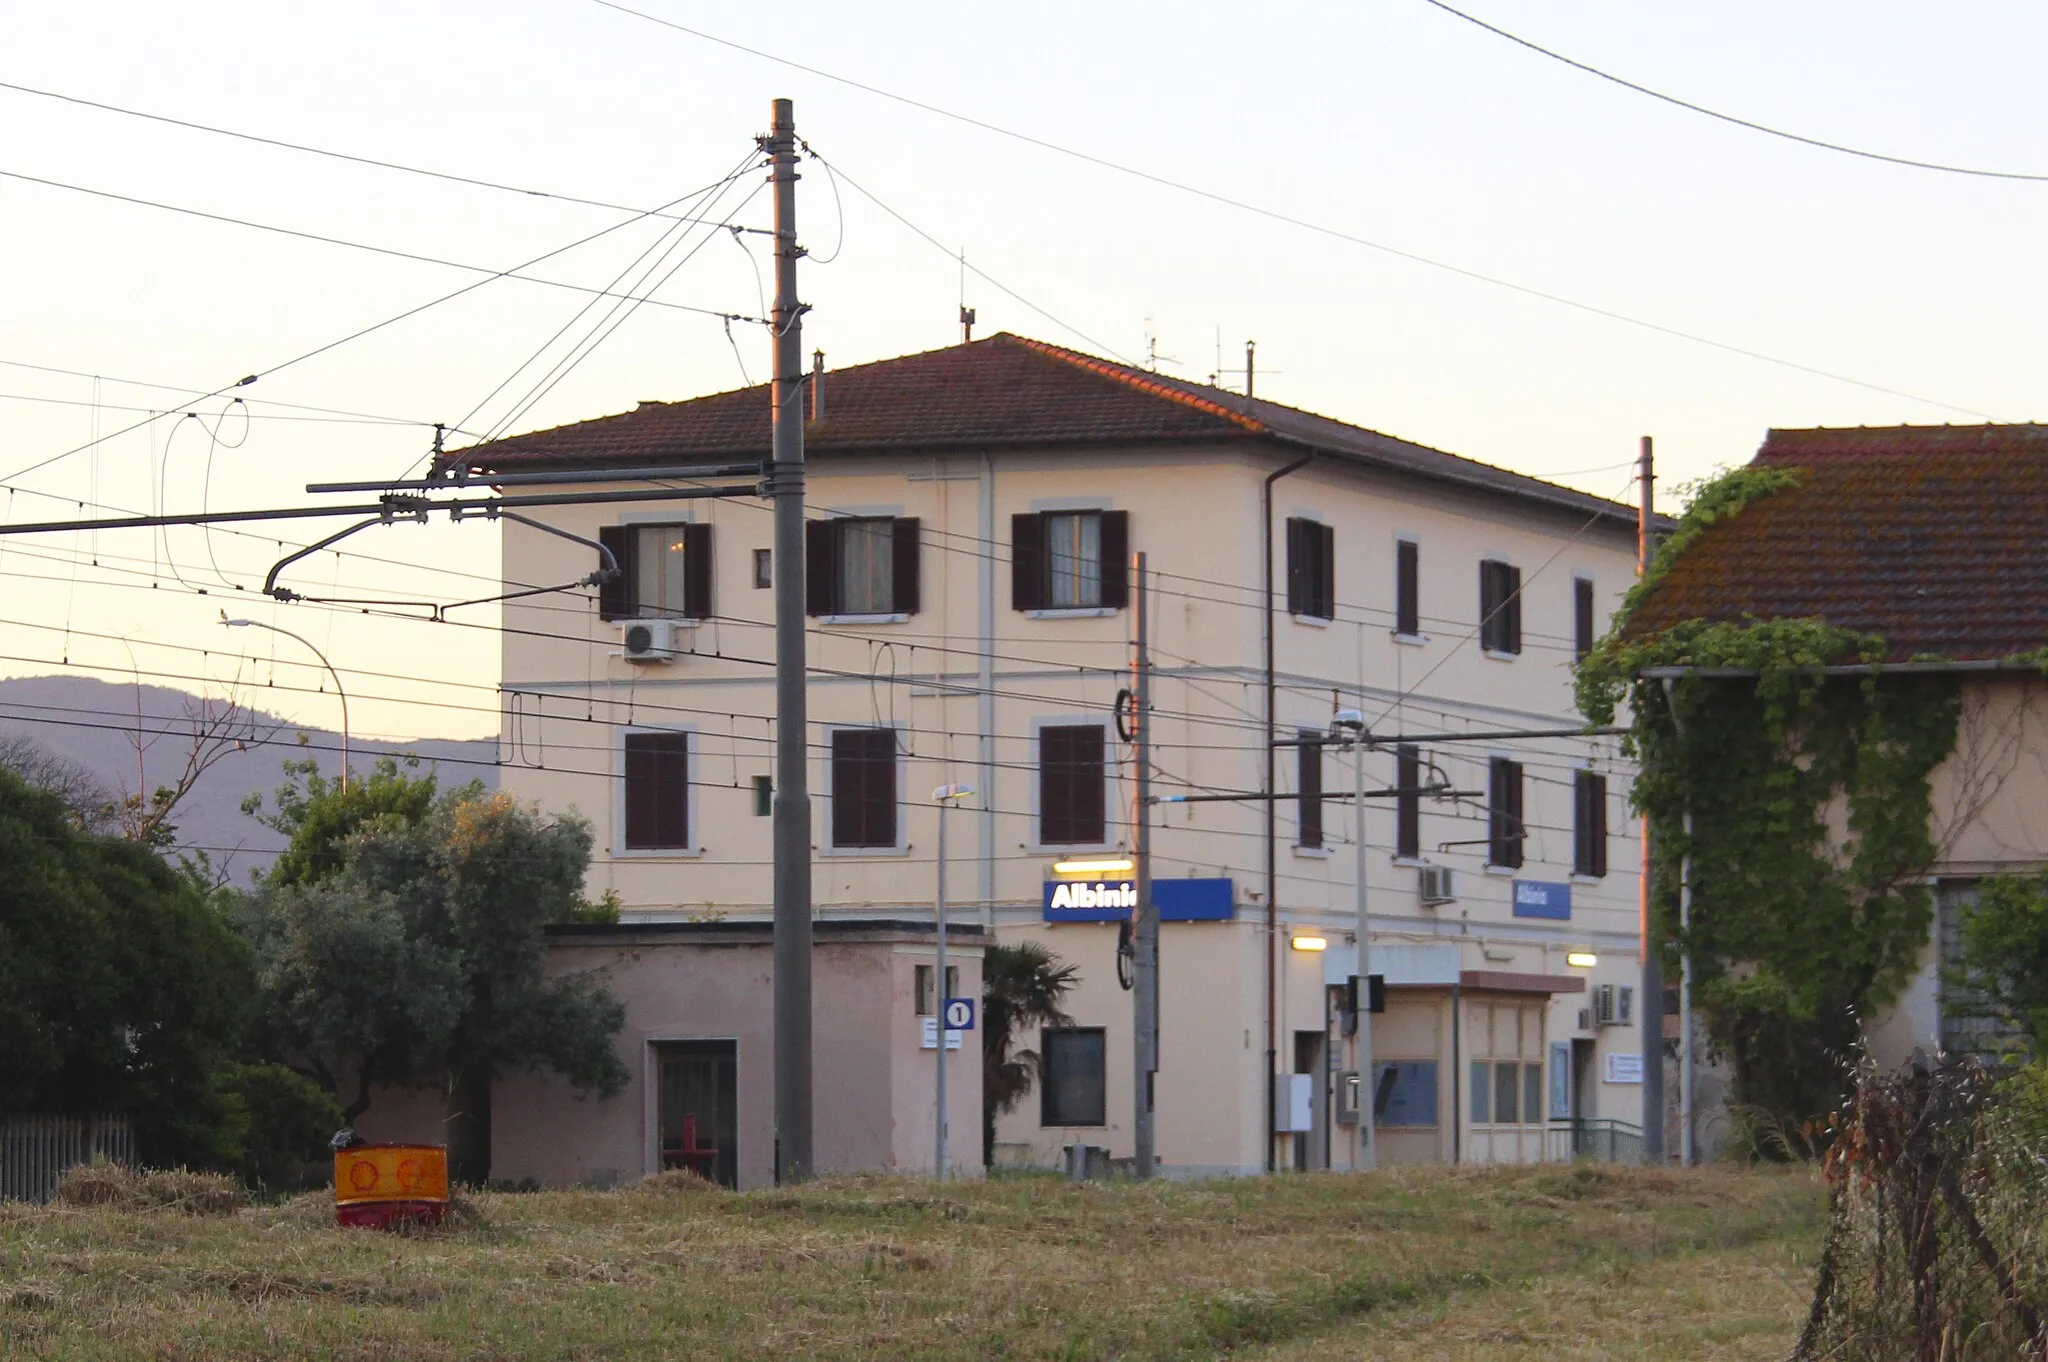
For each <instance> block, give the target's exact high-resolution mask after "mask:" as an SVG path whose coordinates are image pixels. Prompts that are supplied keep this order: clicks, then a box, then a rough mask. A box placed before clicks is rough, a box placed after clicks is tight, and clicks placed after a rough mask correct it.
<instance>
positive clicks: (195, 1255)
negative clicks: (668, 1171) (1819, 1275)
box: [0, 1166, 1822, 1362]
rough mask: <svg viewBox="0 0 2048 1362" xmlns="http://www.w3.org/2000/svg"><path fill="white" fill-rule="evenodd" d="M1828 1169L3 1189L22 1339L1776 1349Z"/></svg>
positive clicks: (537, 1353)
mask: <svg viewBox="0 0 2048 1362" xmlns="http://www.w3.org/2000/svg"><path fill="white" fill-rule="evenodd" d="M1821 1207H1822V1197H1821V1193H1820V1191H1819V1189H1818V1187H1817V1185H1816V1184H1815V1182H1814V1180H1813V1178H1812V1175H1811V1174H1810V1173H1809V1172H1807V1171H1805V1170H1786V1169H1758V1170H1729V1169H1706V1170H1701V1171H1697V1172H1692V1173H1685V1172H1677V1171H1672V1172H1665V1171H1661V1170H1646V1169H1620V1168H1598V1167H1590V1166H1581V1167H1577V1168H1564V1167H1549V1168H1520V1169H1498V1170H1478V1169H1461V1170H1449V1169H1412V1170H1400V1171H1395V1172H1390V1173H1386V1174H1382V1175H1380V1176H1378V1177H1376V1178H1373V1179H1359V1178H1348V1177H1344V1176H1341V1175H1328V1176H1326V1175H1306V1176H1292V1177H1283V1178H1270V1179H1248V1180H1244V1181H1238V1182H1208V1183H1199V1184H1180V1185H1173V1184H1150V1185H1143V1186H1140V1185H1134V1184H1123V1183H1107V1184H1090V1185H1083V1186H1074V1185H1069V1184H1067V1183H1064V1182H1060V1181H1056V1180H1052V1179H1043V1178H1005V1179H1000V1180H996V1181H992V1182H987V1183H972V1184H955V1185H953V1186H950V1187H946V1188H943V1189H941V1188H938V1187H936V1186H934V1185H932V1184H930V1183H921V1182H916V1181H910V1180H903V1179H853V1180H840V1181H833V1182H828V1183H823V1184H819V1185H815V1186H811V1187H806V1188H803V1189H800V1190H794V1191H771V1192H754V1193H745V1194H734V1193H729V1192H722V1191H713V1190H708V1189H704V1188H702V1187H697V1188H678V1187H675V1186H663V1185H660V1184H659V1183H650V1184H646V1185H643V1186H641V1187H637V1188H633V1189H631V1190H627V1191H619V1192H548V1193H536V1194H525V1195H483V1196H479V1197H477V1198H476V1199H475V1201H474V1203H473V1211H472V1213H471V1214H470V1215H469V1216H468V1217H467V1221H468V1223H466V1224H464V1225H463V1226H462V1227H460V1228H456V1229H450V1230H442V1231H437V1232H434V1233H431V1234H421V1235H412V1236H399V1235H387V1234H380V1233H377V1232H374V1231H362V1230H339V1229H335V1228H333V1227H332V1226H331V1225H329V1224H328V1223H327V1219H328V1216H329V1214H330V1210H329V1208H328V1207H327V1205H326V1204H325V1198H324V1197H321V1196H311V1197H304V1198H300V1199H299V1200H297V1201H294V1202H288V1203H285V1204H283V1205H279V1206H271V1207H255V1208H247V1209H243V1210H240V1211H236V1212H233V1213H231V1214H228V1215H218V1216H193V1215H186V1214H182V1213H180V1212H178V1211H176V1210H151V1211H116V1210H108V1209H75V1208H63V1207H32V1206H24V1205H19V1204H7V1203H0V1356H4V1357H6V1358H8V1359H28V1358H37V1359H41V1358H92V1359H100V1358H124V1357H146V1358H153V1359H194V1360H197V1359H219V1358H258V1357H261V1358H269V1357H293V1358H295V1357H319V1358H334V1359H349V1360H350V1362H356V1360H366V1359H373V1358H374V1359H399V1358H408V1359H410V1358H422V1359H443V1358H447V1359H455V1358H462V1359H470V1358H631V1357H650V1358H665V1357H688V1358H699V1357H705V1358H712V1357H733V1358H739V1357H746V1358H754V1357H820V1358H822V1357H832V1358H846V1357H902V1358H980V1357H1057V1358H1107V1357H1122V1358H1136V1357H1213V1356H1219V1355H1222V1354H1231V1355H1233V1356H1241V1357H1253V1358H1272V1359H1295V1358H1303V1359H1305V1358H1338V1357H1343V1358H1366V1357H1401V1358H1420V1359H1436V1358H1444V1359H1449V1358H1459V1359H1496V1358H1498V1359H1509V1358H1513V1359H1521V1358H1530V1359H1534V1358H1537V1357H1539V1356H1540V1357H1543V1358H1545V1359H1558V1358H1573V1359H1579V1358H1714V1359H1722V1358H1775V1357H1781V1356H1783V1355H1784V1353H1785V1351H1786V1349H1787V1347H1788V1346H1789V1343H1790V1341H1791V1338H1792V1336H1793V1334H1794V1333H1795V1332H1796V1331H1797V1327H1798V1321H1799V1319H1800V1315H1801V1311H1802V1309H1803V1307H1804V1303H1805V1298H1806V1292H1807V1290H1808V1284H1809V1281H1810V1279H1811V1275H1812V1266H1811V1265H1812V1260H1813V1256H1814V1254H1815V1252H1816V1251H1817V1248H1818V1245H1819V1240H1820V1234H1821Z"/></svg>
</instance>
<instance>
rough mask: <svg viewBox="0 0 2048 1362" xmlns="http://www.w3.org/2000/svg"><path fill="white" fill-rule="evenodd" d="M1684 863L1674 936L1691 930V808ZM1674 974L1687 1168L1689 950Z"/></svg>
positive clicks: (1681, 1146) (1682, 1157) (1681, 1140)
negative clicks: (1676, 977)
mask: <svg viewBox="0 0 2048 1362" xmlns="http://www.w3.org/2000/svg"><path fill="white" fill-rule="evenodd" d="M1685 845H1686V852H1685V863H1684V869H1683V871H1682V872H1681V873H1680V882H1679V886H1678V935H1679V938H1680V939H1681V940H1683V939H1684V937H1685V935H1686V933H1687V932H1689V931H1690V930H1691V929H1692V810H1691V809H1687V810H1686V811H1685ZM1679 966H1680V970H1679V975H1678V1161H1679V1162H1680V1163H1681V1164H1683V1165H1684V1166H1685V1167H1687V1168H1690V1167H1692V1166H1693V1163H1694V1161H1695V1157H1696V1155H1695V1151H1694V1149H1693V1130H1692V1123H1693V1113H1692V1082H1693V1073H1694V1069H1693V1048H1692V950H1691V948H1690V947H1687V948H1685V953H1684V954H1683V955H1681V956H1680V957H1679Z"/></svg>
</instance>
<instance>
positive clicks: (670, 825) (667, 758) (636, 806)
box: [625, 733, 690, 851]
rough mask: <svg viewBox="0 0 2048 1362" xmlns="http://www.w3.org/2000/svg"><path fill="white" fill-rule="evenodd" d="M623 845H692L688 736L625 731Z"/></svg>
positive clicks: (638, 847)
mask: <svg viewBox="0 0 2048 1362" xmlns="http://www.w3.org/2000/svg"><path fill="white" fill-rule="evenodd" d="M625 802H626V828H625V833H626V839H625V840H626V848H627V850H629V851H637V850H662V849H669V848H684V847H688V846H689V845H690V735H689V734H687V733H628V734H627V735H626V801H625Z"/></svg>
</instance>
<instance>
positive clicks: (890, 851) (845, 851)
mask: <svg viewBox="0 0 2048 1362" xmlns="http://www.w3.org/2000/svg"><path fill="white" fill-rule="evenodd" d="M818 854H819V855H820V856H829V857H831V858H832V859H833V860H835V861H843V860H846V859H847V858H849V857H853V858H860V857H868V858H872V859H875V860H887V859H889V858H890V857H892V856H908V855H909V854H910V847H909V846H908V845H907V844H906V845H904V846H900V847H819V848H818Z"/></svg>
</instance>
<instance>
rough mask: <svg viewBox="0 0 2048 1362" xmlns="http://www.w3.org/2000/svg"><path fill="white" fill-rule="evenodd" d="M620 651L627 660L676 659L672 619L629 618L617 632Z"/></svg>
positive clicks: (660, 660)
mask: <svg viewBox="0 0 2048 1362" xmlns="http://www.w3.org/2000/svg"><path fill="white" fill-rule="evenodd" d="M619 646H620V651H621V653H622V654H623V656H624V657H625V659H626V661H628V662H673V661H675V660H676V652H677V649H676V622H675V621H674V620H629V621H628V622H627V624H626V627H625V628H624V629H623V630H621V631H620V633H619Z"/></svg>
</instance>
